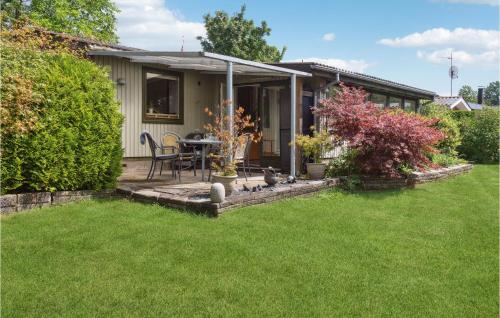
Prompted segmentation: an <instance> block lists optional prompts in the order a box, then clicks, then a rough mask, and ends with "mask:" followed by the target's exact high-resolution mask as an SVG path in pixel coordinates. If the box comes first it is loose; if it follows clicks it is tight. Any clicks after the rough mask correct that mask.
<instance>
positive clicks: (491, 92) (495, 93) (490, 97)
mask: <svg viewBox="0 0 500 318" xmlns="http://www.w3.org/2000/svg"><path fill="white" fill-rule="evenodd" d="M499 94H500V82H499V81H496V82H491V83H490V84H489V85H488V86H487V87H486V89H485V90H484V102H485V103H486V104H487V105H490V106H498V105H499V104H500V103H499Z"/></svg>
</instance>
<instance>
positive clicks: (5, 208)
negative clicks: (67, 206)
mask: <svg viewBox="0 0 500 318" xmlns="http://www.w3.org/2000/svg"><path fill="white" fill-rule="evenodd" d="M115 196H118V195H117V193H116V192H115V190H103V191H91V190H81V191H57V192H52V193H51V192H33V193H19V194H7V195H2V196H0V214H9V213H14V212H20V211H24V210H29V209H34V208H41V207H45V206H50V205H58V204H63V203H68V202H74V201H81V200H87V199H95V198H109V197H115Z"/></svg>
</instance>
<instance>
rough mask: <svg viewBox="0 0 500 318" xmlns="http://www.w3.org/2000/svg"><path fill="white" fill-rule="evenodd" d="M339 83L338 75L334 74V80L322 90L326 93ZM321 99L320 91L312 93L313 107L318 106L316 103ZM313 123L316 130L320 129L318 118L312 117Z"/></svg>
mask: <svg viewBox="0 0 500 318" xmlns="http://www.w3.org/2000/svg"><path fill="white" fill-rule="evenodd" d="M338 83H340V73H335V80H333V81H331V82H330V83H328V84H326V87H325V88H324V91H325V92H328V91H329V90H330V88H331V87H333V86H335V85H337V84H338ZM320 99H321V89H319V90H316V91H314V106H317V105H318V102H319V101H320ZM314 122H315V123H316V125H315V126H316V130H319V129H320V121H319V117H318V116H316V115H315V116H314Z"/></svg>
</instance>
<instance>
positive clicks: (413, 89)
mask: <svg viewBox="0 0 500 318" xmlns="http://www.w3.org/2000/svg"><path fill="white" fill-rule="evenodd" d="M311 69H317V70H321V71H326V72H330V73H332V69H331V68H330V67H328V66H322V65H317V64H315V65H311ZM339 74H340V72H338V71H337V72H336V73H335V75H336V79H339V77H340V75H339ZM343 75H345V76H347V77H352V78H356V79H360V80H364V81H368V82H374V83H378V84H380V85H385V86H388V87H393V88H398V89H402V90H406V91H410V92H414V93H418V94H422V95H428V96H436V93H434V92H431V91H427V90H423V89H418V88H416V87H410V86H406V85H398V84H396V83H394V84H393V83H387V81H384V80H380V79H377V78H374V77H370V76H363V75H362V74H357V73H354V72H345V73H343Z"/></svg>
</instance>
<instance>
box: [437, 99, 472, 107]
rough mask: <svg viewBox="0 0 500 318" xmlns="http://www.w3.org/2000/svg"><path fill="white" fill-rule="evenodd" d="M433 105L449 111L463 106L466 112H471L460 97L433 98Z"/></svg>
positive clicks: (467, 104)
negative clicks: (441, 106) (446, 108)
mask: <svg viewBox="0 0 500 318" xmlns="http://www.w3.org/2000/svg"><path fill="white" fill-rule="evenodd" d="M434 103H436V104H439V105H443V106H446V107H448V108H450V109H454V108H455V107H456V106H458V105H463V106H464V107H465V108H466V109H467V110H471V107H470V105H469V103H467V102H466V101H465V100H464V99H463V98H462V97H460V96H437V97H435V98H434Z"/></svg>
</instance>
